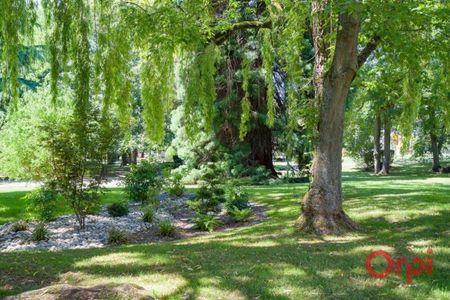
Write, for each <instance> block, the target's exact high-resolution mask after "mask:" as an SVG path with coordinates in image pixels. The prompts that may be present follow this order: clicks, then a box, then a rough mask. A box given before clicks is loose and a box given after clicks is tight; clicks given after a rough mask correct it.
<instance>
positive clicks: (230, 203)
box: [225, 182, 248, 209]
mask: <svg viewBox="0 0 450 300" xmlns="http://www.w3.org/2000/svg"><path fill="white" fill-rule="evenodd" d="M225 199H226V204H225V205H226V207H227V208H228V209H231V208H233V207H237V208H238V209H245V208H248V194H247V193H246V192H245V191H244V189H243V188H242V187H240V186H237V185H236V183H234V182H231V183H229V184H228V185H227V187H226V192H225Z"/></svg>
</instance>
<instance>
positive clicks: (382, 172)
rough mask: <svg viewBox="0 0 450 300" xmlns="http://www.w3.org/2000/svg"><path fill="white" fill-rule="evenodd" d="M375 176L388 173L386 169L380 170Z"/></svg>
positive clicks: (387, 174)
mask: <svg viewBox="0 0 450 300" xmlns="http://www.w3.org/2000/svg"><path fill="white" fill-rule="evenodd" d="M377 176H389V173H388V172H386V170H384V169H383V170H381V171H380V172H378V173H377Z"/></svg>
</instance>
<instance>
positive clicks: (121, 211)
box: [107, 202, 128, 217]
mask: <svg viewBox="0 0 450 300" xmlns="http://www.w3.org/2000/svg"><path fill="white" fill-rule="evenodd" d="M107 209H108V214H109V215H110V216H111V217H123V216H126V215H128V204H127V203H122V202H115V203H111V204H110V205H108V208H107Z"/></svg>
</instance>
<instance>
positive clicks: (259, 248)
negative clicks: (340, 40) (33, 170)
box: [0, 173, 450, 299]
mask: <svg viewBox="0 0 450 300" xmlns="http://www.w3.org/2000/svg"><path fill="white" fill-rule="evenodd" d="M355 178H356V180H355V181H352V180H348V181H346V182H344V192H345V199H346V201H345V203H344V204H345V207H346V210H347V211H348V213H349V214H350V216H351V217H352V218H354V219H356V220H357V221H358V223H359V224H360V226H361V228H362V229H361V231H360V232H356V233H352V234H347V235H344V236H341V237H321V238H319V237H316V236H312V235H306V234H303V233H299V232H296V231H295V230H294V227H293V224H294V221H295V219H296V218H297V216H298V212H299V205H298V202H299V200H300V197H301V195H302V194H303V193H304V192H305V191H306V190H307V185H306V184H300V185H298V184H293V185H288V184H283V185H276V186H256V187H253V186H252V187H248V190H249V192H250V193H251V196H252V199H253V201H257V202H260V203H263V204H265V205H266V206H267V207H268V209H269V213H268V215H269V217H270V219H269V220H268V221H266V222H264V223H261V224H258V225H255V226H252V227H246V228H237V229H233V230H228V231H224V232H218V233H214V234H211V235H208V236H205V237H197V238H192V239H186V240H179V241H173V242H163V243H158V244H148V245H129V246H121V247H114V248H105V249H89V250H68V251H62V252H55V253H49V252H36V253H30V252H17V253H4V254H0V271H1V272H0V295H6V294H15V293H18V292H20V291H23V290H30V289H35V288H39V287H42V286H46V285H49V284H52V283H55V282H61V281H68V282H69V283H74V284H80V285H88V286H92V285H95V284H100V283H111V282H115V283H123V282H128V283H135V284H138V285H140V286H142V287H144V288H145V289H146V290H147V291H148V292H149V294H150V295H153V296H156V297H158V298H170V299H179V298H190V299H197V298H217V299H223V298H225V299H248V298H252V299H253V298H259V299H305V298H307V299H323V298H327V299H379V298H383V299H411V298H421V299H424V298H433V299H436V298H439V297H440V296H442V297H445V296H448V293H447V292H446V289H447V284H448V282H450V278H449V275H448V267H449V265H448V245H447V241H448V238H449V236H448V235H449V231H448V212H449V201H448V199H449V198H448V197H449V196H448V195H449V194H450V193H449V192H450V187H449V186H448V185H441V184H437V185H432V186H430V185H428V184H427V183H426V179H428V178H430V177H429V176H423V175H422V176H419V177H418V178H420V179H422V180H423V182H422V184H419V185H417V183H414V182H412V183H402V184H399V183H396V182H391V178H388V177H380V178H375V177H369V178H366V179H365V180H362V178H363V175H361V176H360V175H359V173H356V174H355ZM374 178H375V179H374ZM420 179H418V180H420ZM427 247H432V248H433V251H434V252H433V260H434V269H433V275H432V276H425V275H422V276H418V277H416V278H414V284H413V285H411V286H408V285H406V281H405V276H404V274H402V276H400V277H399V276H396V275H394V274H391V275H390V276H389V277H387V278H385V279H383V280H379V279H373V278H371V277H370V276H368V275H367V273H366V270H365V267H364V264H365V259H366V256H367V255H368V254H369V253H370V252H371V251H374V250H380V249H384V250H387V251H389V252H390V253H391V254H392V255H393V256H394V257H399V256H402V255H405V256H406V257H408V259H409V260H411V257H412V256H419V257H425V256H426V255H425V254H424V253H423V251H424V250H425V249H426V248H427ZM376 267H378V268H379V269H380V270H383V269H384V266H383V264H382V263H378V264H376Z"/></svg>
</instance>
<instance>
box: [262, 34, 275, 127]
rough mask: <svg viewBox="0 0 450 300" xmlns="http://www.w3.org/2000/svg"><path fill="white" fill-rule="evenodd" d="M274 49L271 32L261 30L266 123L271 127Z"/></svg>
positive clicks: (273, 112)
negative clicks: (265, 88)
mask: <svg viewBox="0 0 450 300" xmlns="http://www.w3.org/2000/svg"><path fill="white" fill-rule="evenodd" d="M274 53H275V50H274V49H273V46H272V38H271V32H270V30H268V29H263V30H262V57H263V67H264V75H265V77H266V83H267V122H266V123H267V125H268V126H269V127H272V126H273V124H274V123H275V105H274V101H275V98H274V96H275V84H274V82H273V65H274V63H275V55H274Z"/></svg>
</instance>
